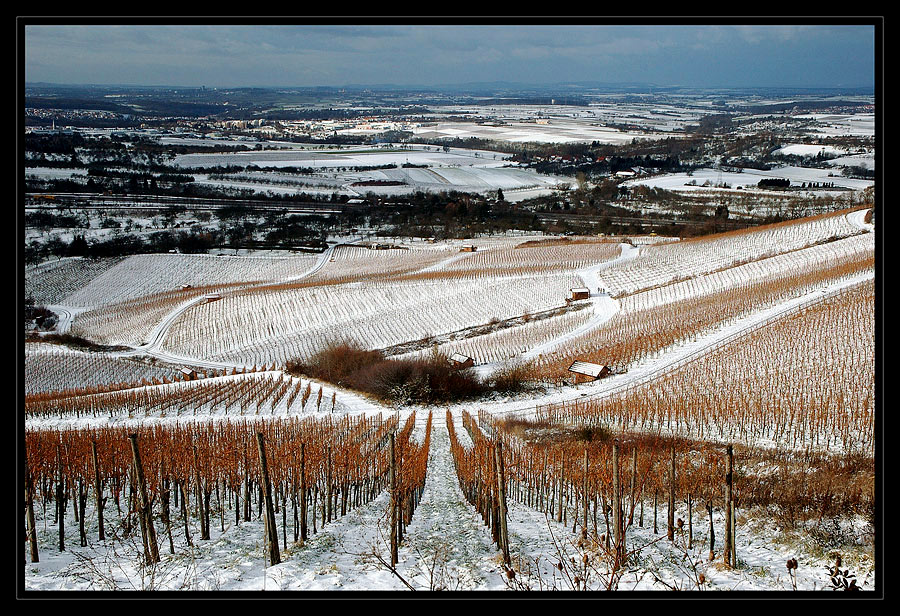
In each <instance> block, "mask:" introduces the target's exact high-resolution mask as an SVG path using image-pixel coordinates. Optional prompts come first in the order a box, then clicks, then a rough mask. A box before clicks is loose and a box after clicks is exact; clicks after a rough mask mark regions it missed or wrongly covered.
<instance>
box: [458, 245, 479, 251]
mask: <svg viewBox="0 0 900 616" xmlns="http://www.w3.org/2000/svg"><path fill="white" fill-rule="evenodd" d="M477 250H478V246H474V245H472V244H466V245H465V246H463V247H462V248H460V249H459V251H460V252H475V251H477Z"/></svg>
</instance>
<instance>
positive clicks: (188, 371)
mask: <svg viewBox="0 0 900 616" xmlns="http://www.w3.org/2000/svg"><path fill="white" fill-rule="evenodd" d="M181 378H182V379H184V380H185V381H193V380H196V378H197V371H196V370H194V369H192V368H182V369H181Z"/></svg>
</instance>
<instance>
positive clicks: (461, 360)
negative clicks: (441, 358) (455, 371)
mask: <svg viewBox="0 0 900 616" xmlns="http://www.w3.org/2000/svg"><path fill="white" fill-rule="evenodd" d="M450 363H451V364H453V366H454V367H456V368H471V367H472V366H474V365H475V360H474V359H472V358H471V357H469V356H468V355H463V354H462V353H454V354H453V355H451V356H450Z"/></svg>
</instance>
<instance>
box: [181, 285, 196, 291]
mask: <svg viewBox="0 0 900 616" xmlns="http://www.w3.org/2000/svg"><path fill="white" fill-rule="evenodd" d="M193 286H194V285H192V284H183V285H181V287H179V288H180V289H181V290H182V291H184V290H185V289H191V288H193Z"/></svg>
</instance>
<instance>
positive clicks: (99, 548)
mask: <svg viewBox="0 0 900 616" xmlns="http://www.w3.org/2000/svg"><path fill="white" fill-rule="evenodd" d="M462 432H463V433H464V431H462ZM388 502H389V499H388V495H387V493H386V492H383V493H382V494H381V495H380V496H378V497H377V498H376V499H375V500H373V501H372V502H370V503H368V504H366V505H363V506H361V507H358V508H356V509H354V510H351V511H350V512H349V513H348V514H347V515H346V516H344V517H343V518H339V519H337V520H336V521H333V522H331V523H328V524H326V525H324V526H322V525H321V524H317V532H316V533H315V534H312V529H311V527H310V537H309V539H308V541H307V542H306V543H305V545H302V546H301V545H299V544H295V543H294V542H293V527H292V516H291V514H290V512H288V516H287V519H288V527H287V528H285V527H284V525H283V523H282V519H283V518H282V515H281V514H280V513H278V514H276V527H277V529H278V534H279V547H280V549H281V558H282V562H281V564H279V565H276V566H266V561H265V552H264V541H263V537H264V534H263V533H264V528H263V526H264V525H263V523H262V521H261V520H260V519H257V518H256V516H255V511H254V516H253V518H254V519H253V520H252V521H250V522H243V521H240V522H237V523H236V522H235V520H234V517H233V513H232V512H226V514H225V515H224V516H222V517H217V516H213V518H212V520H211V525H210V526H211V529H210V531H211V532H210V540H208V541H202V540H200V539H199V533H198V531H197V528H196V527H193V528H191V533H192V538H193V547H188V545H187V543H186V540H185V536H184V527H183V522H182V521H181V517H180V515H179V514H177V513H176V514H174V515H173V524H172V543H173V546H174V548H175V554H174V555H171V554H170V553H169V544H168V534H167V533H166V529H165V527H164V526H162V525H161V524H159V525H158V526H157V533H158V536H159V545H160V553H161V558H162V561H161V563H160V564H159V565H157V566H156V567H155V568H154V569H153V570H152V571H151V570H148V569H146V568H143V567H141V566H140V564H139V563H140V562H141V557H142V547H141V542H140V534H139V533H138V532H135V533H133V534H132V535H131V536H130V537H128V538H127V539H124V540H122V541H120V540H113V539H107V540H106V541H99V540H97V539H96V537H97V528H96V516H95V515H94V513H93V510H92V509H91V508H89V509H88V515H87V517H86V532H87V535H88V537H89V545H88V546H87V547H81V546H80V545H78V531H77V527H76V525H74V524H71V523H68V524H67V539H66V542H67V548H66V551H65V552H59V551H58V549H57V548H56V547H55V546H56V541H57V535H56V527H55V525H54V524H53V523H52V522H53V520H52V517H53V514H52V513H51V512H47V513H46V514H45V513H43V512H42V511H41V510H40V508H38V510H37V511H36V515H37V522H36V527H37V530H38V537H39V543H40V549H41V552H40V556H41V559H40V562H39V563H30V562H29V563H26V564H25V566H24V569H25V588H26V590H82V591H86V590H191V591H195V590H200V591H204V590H220V591H235V590H237V591H241V590H243V591H260V592H266V591H285V590H287V591H293V590H296V591H373V590H378V591H396V592H406V591H409V590H417V591H428V590H438V589H440V590H443V591H472V590H476V591H478V590H482V591H483V590H489V591H498V590H505V589H507V588H510V587H517V588H522V589H524V588H530V589H533V590H549V589H556V590H575V589H576V587H575V585H574V582H573V579H572V577H573V574H577V572H578V570H579V567H578V565H580V564H581V563H582V562H583V560H582V559H583V558H584V557H585V555H586V556H587V557H588V559H589V563H590V564H589V568H590V569H591V570H593V573H592V574H590V575H588V576H585V575H583V574H582V575H581V577H582V579H587V588H588V589H589V590H604V589H605V588H606V586H607V583H608V580H609V575H608V569H607V567H606V565H605V564H604V560H603V553H602V550H601V549H599V548H598V543H597V542H598V541H599V539H596V538H598V537H599V536H600V535H602V534H604V533H606V532H607V529H606V528H605V524H604V521H603V518H602V517H601V518H600V519H599V520H598V523H597V527H596V529H595V527H594V526H593V521H592V520H591V519H589V523H588V541H587V543H586V544H584V545H582V546H579V545H578V537H579V536H580V533H581V528H580V522H579V525H578V527H577V528H576V532H575V533H573V532H572V524H573V515H574V516H576V517H580V516H578V514H577V513H576V512H573V511H571V510H570V511H568V512H567V516H568V517H567V524H561V523H558V522H556V521H555V520H552V519H548V517H547V516H545V515H544V514H542V513H539V512H537V511H536V510H533V509H530V508H528V507H526V506H524V505H522V504H520V503H518V502H515V500H514V499H512V498H509V499H508V508H509V516H508V529H509V531H508V532H509V543H510V552H511V557H512V562H513V567H514V569H515V570H516V571H517V575H516V581H517V582H518V583H519V584H520V585H519V586H515V584H514V583H513V582H512V581H511V580H510V579H509V578H507V576H506V575H505V570H504V567H503V565H502V560H501V554H500V552H499V551H498V550H497V549H496V547H495V546H494V545H493V544H492V542H491V539H490V532H489V529H488V527H486V526H485V525H484V524H483V523H482V520H481V518H480V516H479V515H478V514H477V513H476V511H475V509H474V508H473V507H471V506H470V505H468V503H466V501H465V499H464V497H463V495H462V492H461V490H460V488H459V484H458V482H457V479H456V474H455V471H454V467H453V461H452V458H451V455H450V449H449V437H448V433H447V428H446V425H445V424H444V420H443V416H442V415H441V416H439V414H435V417H434V423H433V434H432V446H431V451H430V454H429V462H428V475H427V478H426V482H425V489H424V491H423V495H422V499H421V501H420V503H419V506H418V508H417V509H416V512H415V514H414V516H413V519H412V522H411V523H410V525H409V526H408V527H407V529H406V532H405V536H404V540H403V543H402V544H401V546H400V548H399V550H398V556H399V559H398V564H397V567H396V572H397V574H396V575H395V574H394V573H392V572H391V571H390V570H389V567H388V566H387V564H386V563H387V562H389V560H390V556H389V545H390V542H389V537H388V534H387V526H388V525H387V521H388V520H387V516H386V511H387V508H388ZM213 504H214V506H215V501H213ZM738 514H739V515H738V528H737V555H738V560H739V562H740V564H741V567H740V568H739V569H738V570H728V569H725V568H723V567H721V565H719V564H718V561H720V560H721V553H722V543H721V542H722V537H721V533H719V536H717V541H716V544H715V553H716V555H717V559H716V560H715V561H712V562H710V561H709V560H708V559H707V555H708V549H709V540H708V535H707V531H706V529H707V528H708V520H707V518H706V515H705V512H703V510H702V508H701V507H700V506H696V507H695V509H694V512H693V528H694V545H693V547H692V549H690V550H687V549H686V548H685V547H684V546H685V545H686V536H685V532H686V531H685V532H678V534H677V536H676V541H675V543H674V544H670V543H669V542H668V541H667V540H666V539H665V515H666V514H665V505H662V504H661V505H660V508H659V513H658V516H659V518H658V522H659V526H658V529H659V533H658V534H655V533H654V532H653V517H652V516H653V510H652V506H650V505H645V509H644V511H643V523H642V525H641V524H640V517H639V513H638V512H636V513H635V519H634V524H633V525H632V526H631V527H630V528H629V529H628V530H627V534H626V537H627V545H628V548H629V550H633V551H635V555H634V557H633V560H632V561H631V563H630V564H629V566H628V567H627V570H626V571H625V572H624V573H623V574H622V575H621V577H620V579H618V584H617V588H618V589H619V590H648V591H651V590H652V591H665V590H669V589H671V588H673V587H677V588H682V589H685V590H695V589H698V587H699V588H700V589H703V590H714V589H715V590H791V588H792V583H791V579H790V577H789V575H788V571H787V569H786V567H785V563H786V562H787V560H788V559H789V558H797V559H798V561H799V568H798V573H797V579H796V584H797V588H798V589H799V590H822V589H824V588H826V587H827V585H828V577H827V575H826V573H825V567H826V566H827V565H829V564H831V562H832V559H833V556H832V555H831V553H830V552H829V551H827V550H818V551H817V552H814V554H813V555H807V554H805V552H804V551H803V549H802V548H803V546H802V545H800V544H799V543H798V542H797V540H796V539H792V538H790V537H777V536H776V537H774V538H773V533H772V531H770V530H769V529H767V528H766V527H765V523H764V520H759V519H754V518H748V517H746V514H745V513H744V512H741V511H739V512H738ZM107 516H108V517H107V528H108V529H109V530H108V531H107V532H115V533H119V534H121V529H120V528H115V527H114V525H113V524H110V521H111V520H112V511H109V512H108V513H107ZM676 516H677V517H680V518H682V519H685V520H686V519H687V517H688V516H687V511H686V508H685V506H684V505H683V504H681V503H679V504H678V505H677V506H676ZM191 523H192V524H196V520H192V522H191ZM714 524H715V526H716V528H717V529H721V528H723V525H724V521H723V519H722V518H721V516H719V515H718V514H714ZM222 528H224V532H223V530H222ZM685 529H686V526H685ZM285 532H286V533H287V545H286V546H285V545H284V533H285ZM844 558H845V563H846V566H848V567H852V569H853V572H854V573H856V574H857V576H858V580H859V583H860V585H861V586H863V588H864V589H865V588H872V584H873V579H872V576H873V565H872V563H871V560H870V559H868V558H867V557H866V556H865V555H864V554H863V555H855V554H853V553H851V554H849V555H848V553H847V552H846V551H845V552H844ZM572 559H575V564H573V563H572ZM558 564H563V567H562V569H560V568H559V567H558V566H557V565H558ZM700 573H702V574H703V575H704V577H705V581H704V582H703V583H701V584H698V582H697V580H698V574H700ZM401 578H402V579H401ZM578 588H583V585H582V586H579V587H578Z"/></svg>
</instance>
